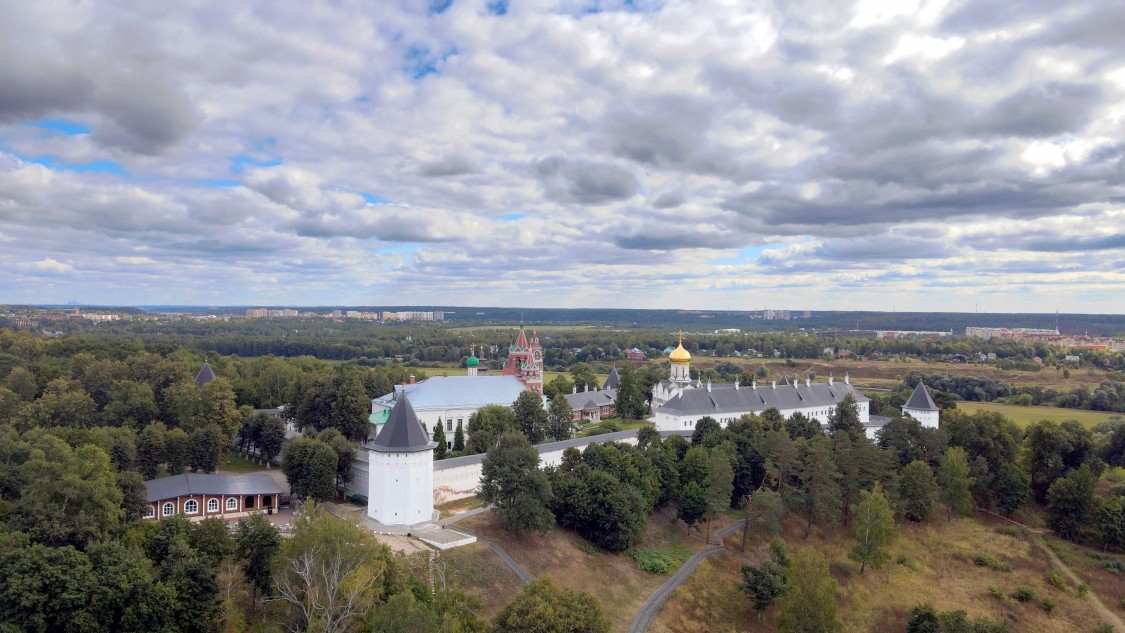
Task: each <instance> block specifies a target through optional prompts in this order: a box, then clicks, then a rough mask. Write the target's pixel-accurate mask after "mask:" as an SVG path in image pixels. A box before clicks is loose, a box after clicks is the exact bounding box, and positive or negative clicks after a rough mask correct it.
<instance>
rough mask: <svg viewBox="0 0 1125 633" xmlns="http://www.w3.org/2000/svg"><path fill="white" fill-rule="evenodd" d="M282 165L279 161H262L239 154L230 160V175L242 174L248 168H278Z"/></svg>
mask: <svg viewBox="0 0 1125 633" xmlns="http://www.w3.org/2000/svg"><path fill="white" fill-rule="evenodd" d="M280 164H281V161H280V160H277V159H266V160H261V159H257V158H252V157H250V156H247V155H246V154H239V155H238V156H232V157H231V159H230V173H232V174H241V173H242V172H243V171H244V170H245V169H246V168H247V167H277V166H278V165H280Z"/></svg>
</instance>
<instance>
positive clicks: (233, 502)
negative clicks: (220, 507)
mask: <svg viewBox="0 0 1125 633" xmlns="http://www.w3.org/2000/svg"><path fill="white" fill-rule="evenodd" d="M237 509H238V499H235V498H234V497H231V498H230V499H227V512H230V511H231V510H237Z"/></svg>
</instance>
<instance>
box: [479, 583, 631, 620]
mask: <svg viewBox="0 0 1125 633" xmlns="http://www.w3.org/2000/svg"><path fill="white" fill-rule="evenodd" d="M492 633H609V618H607V617H606V616H605V614H604V613H603V612H602V606H601V603H599V602H598V601H597V599H596V598H594V596H592V595H590V594H589V593H586V592H585V591H573V590H570V589H566V588H563V587H558V586H557V585H555V584H554V583H553V582H551V579H550V578H548V577H547V576H540V577H539V578H536V579H535V580H533V581H532V582H531V584H530V585H528V586H527V587H526V588H524V590H523V591H522V592H520V594H519V595H517V596H516V597H515V598H513V599H512V601H511V602H509V603H508V604H507V605H506V606H505V607H504V608H503V609H501V610H500V612H499V613H497V614H496V618H495V619H494V620H493V621H492Z"/></svg>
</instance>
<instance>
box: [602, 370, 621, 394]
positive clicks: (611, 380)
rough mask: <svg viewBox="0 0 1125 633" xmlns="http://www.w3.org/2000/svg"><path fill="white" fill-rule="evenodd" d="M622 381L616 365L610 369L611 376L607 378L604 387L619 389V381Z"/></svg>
mask: <svg viewBox="0 0 1125 633" xmlns="http://www.w3.org/2000/svg"><path fill="white" fill-rule="evenodd" d="M620 381H621V376H620V375H618V373H617V368H616V367H614V368H613V369H611V370H610V371H609V377H608V378H606V379H605V384H604V385H602V389H617V383H618V382H620Z"/></svg>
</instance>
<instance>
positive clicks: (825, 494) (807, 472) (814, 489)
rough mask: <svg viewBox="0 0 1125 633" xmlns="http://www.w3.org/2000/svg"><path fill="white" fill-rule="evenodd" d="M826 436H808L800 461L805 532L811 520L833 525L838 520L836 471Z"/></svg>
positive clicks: (807, 531)
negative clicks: (801, 461)
mask: <svg viewBox="0 0 1125 633" xmlns="http://www.w3.org/2000/svg"><path fill="white" fill-rule="evenodd" d="M828 442H829V440H828V438H827V437H823V436H822V437H818V438H814V439H812V440H810V441H809V442H808V444H807V446H806V452H805V457H804V460H803V463H802V465H801V486H802V488H803V489H804V495H805V517H806V524H805V536H808V535H809V533H810V532H811V531H812V526H813V524H814V523H819V524H824V525H836V524H837V523H838V522H839V521H840V483H839V481H840V473H839V472H838V471H837V470H836V464H835V462H833V461H832V451H831V449H830V448H829V445H828Z"/></svg>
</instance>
